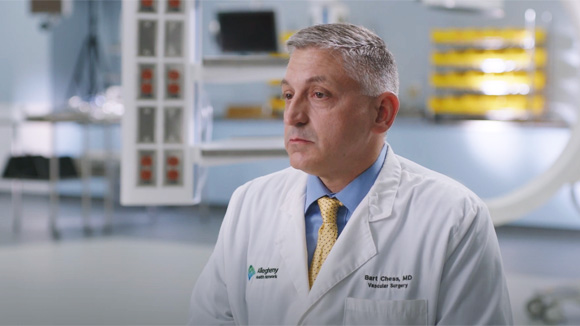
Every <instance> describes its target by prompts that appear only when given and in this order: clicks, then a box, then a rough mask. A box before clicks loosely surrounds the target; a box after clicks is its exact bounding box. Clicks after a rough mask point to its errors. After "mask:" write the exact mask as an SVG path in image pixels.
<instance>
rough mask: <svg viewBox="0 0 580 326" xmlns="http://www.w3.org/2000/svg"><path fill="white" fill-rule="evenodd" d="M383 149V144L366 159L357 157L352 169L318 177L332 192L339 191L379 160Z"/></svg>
mask: <svg viewBox="0 0 580 326" xmlns="http://www.w3.org/2000/svg"><path fill="white" fill-rule="evenodd" d="M381 149H382V145H381V147H378V149H377V150H376V151H374V153H373V154H372V155H369V156H368V158H367V159H365V160H357V159H356V158H355V160H356V161H354V162H353V163H355V165H354V167H353V168H352V169H349V170H348V171H340V172H335V173H332V174H330V175H332V177H325V176H318V177H319V178H320V181H322V183H323V184H324V186H326V188H328V190H330V191H331V192H332V193H338V192H340V191H341V190H342V189H344V188H345V187H346V186H348V184H349V183H351V182H352V181H353V180H354V179H356V178H357V177H358V176H359V175H361V174H362V173H363V172H364V171H366V170H367V169H368V168H369V167H371V165H373V164H374V162H375V161H376V160H377V158H378V157H379V155H380V153H381Z"/></svg>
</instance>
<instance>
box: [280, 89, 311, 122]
mask: <svg viewBox="0 0 580 326" xmlns="http://www.w3.org/2000/svg"><path fill="white" fill-rule="evenodd" d="M307 111H308V107H307V103H306V101H305V100H304V99H302V98H301V97H299V96H295V97H294V98H293V99H292V101H290V102H286V108H285V109H284V124H286V125H290V126H301V125H305V124H306V123H307V122H308V113H307Z"/></svg>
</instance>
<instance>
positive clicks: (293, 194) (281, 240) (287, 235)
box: [276, 176, 309, 301]
mask: <svg viewBox="0 0 580 326" xmlns="http://www.w3.org/2000/svg"><path fill="white" fill-rule="evenodd" d="M305 197H306V177H305V176H304V178H301V179H299V180H296V185H295V186H294V187H293V188H292V189H291V190H290V191H288V193H287V194H286V199H285V200H284V204H283V205H282V206H281V207H280V216H279V218H280V219H281V225H280V228H279V229H278V241H277V243H276V245H277V246H278V249H279V251H280V255H281V256H282V259H283V260H284V263H285V266H286V268H288V271H289V275H291V277H292V282H293V283H294V286H295V287H296V291H297V292H298V295H299V296H301V297H303V298H306V297H307V296H308V291H309V289H308V262H307V260H308V257H307V250H306V238H305V237H306V229H305V222H304V201H305ZM304 301H305V300H304Z"/></svg>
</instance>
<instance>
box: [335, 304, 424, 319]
mask: <svg viewBox="0 0 580 326" xmlns="http://www.w3.org/2000/svg"><path fill="white" fill-rule="evenodd" d="M344 325H427V300H394V301H387V300H368V299H356V298H346V302H345V309H344Z"/></svg>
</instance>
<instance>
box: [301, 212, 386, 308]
mask: <svg viewBox="0 0 580 326" xmlns="http://www.w3.org/2000/svg"><path fill="white" fill-rule="evenodd" d="M361 205H362V206H363V207H360V206H361ZM361 205H359V208H360V209H359V208H357V210H356V211H355V214H353V216H352V217H351V219H350V220H349V222H348V224H347V226H346V227H345V228H344V231H343V232H342V233H341V235H340V236H339V237H338V239H337V241H336V243H335V244H334V247H333V248H332V250H331V251H330V254H329V255H328V257H327V258H326V261H325V262H324V264H323V265H322V268H321V270H320V272H319V273H318V276H317V278H316V281H315V282H314V284H313V285H312V289H310V295H309V300H308V302H309V304H311V305H312V304H315V303H316V302H317V301H318V300H319V299H320V298H321V297H322V296H323V295H324V294H326V293H327V292H328V291H330V289H332V287H334V286H335V285H336V284H338V283H339V282H340V281H342V280H343V279H345V278H346V277H348V276H349V275H350V274H352V273H353V272H354V271H356V270H357V269H358V268H359V267H361V266H362V265H364V263H366V262H367V261H368V260H369V259H371V258H372V257H374V256H375V255H376V254H377V248H376V246H375V242H374V240H373V236H372V234H371V230H370V226H369V222H368V212H369V209H368V204H364V205H363V204H362V203H361Z"/></svg>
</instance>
